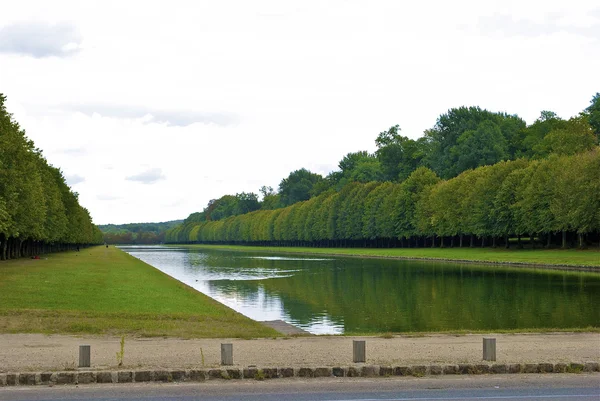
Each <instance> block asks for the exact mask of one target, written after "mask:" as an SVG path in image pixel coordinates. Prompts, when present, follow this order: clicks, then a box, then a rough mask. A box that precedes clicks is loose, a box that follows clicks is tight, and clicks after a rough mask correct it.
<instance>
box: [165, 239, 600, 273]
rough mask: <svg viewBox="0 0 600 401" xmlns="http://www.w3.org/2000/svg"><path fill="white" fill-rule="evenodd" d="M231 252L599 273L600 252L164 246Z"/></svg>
mask: <svg viewBox="0 0 600 401" xmlns="http://www.w3.org/2000/svg"><path fill="white" fill-rule="evenodd" d="M166 246H171V247H187V248H192V249H207V250H222V251H234V252H270V253H277V254H284V255H285V254H292V255H305V256H325V257H352V258H375V259H398V260H408V261H433V262H449V263H473V264H480V265H481V264H484V265H485V264H489V265H496V266H498V265H500V266H503V265H504V266H507V267H524V268H527V267H529V268H543V269H557V270H574V271H589V272H600V248H592V249H543V248H541V249H539V248H538V249H531V248H530V249H513V248H511V249H504V248H466V247H465V248H307V247H272V246H251V245H209V244H189V245H166Z"/></svg>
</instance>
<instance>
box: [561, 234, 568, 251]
mask: <svg viewBox="0 0 600 401" xmlns="http://www.w3.org/2000/svg"><path fill="white" fill-rule="evenodd" d="M566 247H567V231H566V230H563V232H562V248H563V249H565V248H566Z"/></svg>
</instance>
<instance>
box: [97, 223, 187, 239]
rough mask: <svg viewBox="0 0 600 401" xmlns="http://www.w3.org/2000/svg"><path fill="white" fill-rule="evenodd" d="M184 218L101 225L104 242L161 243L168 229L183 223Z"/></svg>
mask: <svg viewBox="0 0 600 401" xmlns="http://www.w3.org/2000/svg"><path fill="white" fill-rule="evenodd" d="M182 222H183V220H173V221H166V222H163V223H129V224H105V225H99V226H98V228H99V229H100V231H102V234H103V238H104V242H106V243H107V244H132V245H150V244H161V243H163V242H164V241H165V233H166V231H167V230H168V229H170V228H173V227H175V226H177V225H179V224H181V223H182Z"/></svg>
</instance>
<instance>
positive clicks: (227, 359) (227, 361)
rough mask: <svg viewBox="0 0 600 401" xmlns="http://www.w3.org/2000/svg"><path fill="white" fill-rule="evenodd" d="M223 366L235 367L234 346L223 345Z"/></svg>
mask: <svg viewBox="0 0 600 401" xmlns="http://www.w3.org/2000/svg"><path fill="white" fill-rule="evenodd" d="M221 365H233V344H221Z"/></svg>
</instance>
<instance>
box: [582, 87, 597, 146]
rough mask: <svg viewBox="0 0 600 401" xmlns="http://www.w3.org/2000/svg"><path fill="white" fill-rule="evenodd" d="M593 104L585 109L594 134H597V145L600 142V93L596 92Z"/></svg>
mask: <svg viewBox="0 0 600 401" xmlns="http://www.w3.org/2000/svg"><path fill="white" fill-rule="evenodd" d="M590 103H591V104H590V105H589V107H588V108H587V109H585V112H586V114H587V115H588V121H589V124H590V126H591V127H592V129H593V130H594V133H595V134H596V143H598V141H600V93H599V92H596V94H595V95H594V97H593V98H592V100H591V102H590Z"/></svg>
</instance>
